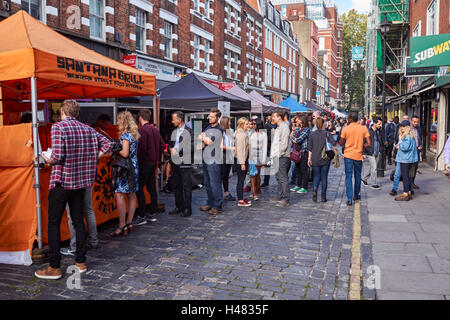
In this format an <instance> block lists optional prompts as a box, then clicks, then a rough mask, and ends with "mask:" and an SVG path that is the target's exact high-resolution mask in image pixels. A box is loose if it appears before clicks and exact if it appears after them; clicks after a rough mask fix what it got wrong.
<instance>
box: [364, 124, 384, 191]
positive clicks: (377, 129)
mask: <svg viewBox="0 0 450 320" xmlns="http://www.w3.org/2000/svg"><path fill="white" fill-rule="evenodd" d="M381 127H382V121H381V119H379V118H377V117H375V118H373V124H372V125H371V126H370V128H369V134H370V141H372V144H371V145H370V146H369V147H366V148H364V149H363V155H364V157H366V158H367V159H368V160H369V163H370V170H369V172H368V173H367V174H366V176H365V177H364V178H363V179H362V183H363V184H364V185H365V186H368V185H369V183H368V179H369V178H372V181H373V184H372V189H375V190H379V189H381V188H380V186H379V185H378V184H377V163H378V160H379V157H380V156H381V152H382V147H383V138H382V137H381V135H382V132H381Z"/></svg>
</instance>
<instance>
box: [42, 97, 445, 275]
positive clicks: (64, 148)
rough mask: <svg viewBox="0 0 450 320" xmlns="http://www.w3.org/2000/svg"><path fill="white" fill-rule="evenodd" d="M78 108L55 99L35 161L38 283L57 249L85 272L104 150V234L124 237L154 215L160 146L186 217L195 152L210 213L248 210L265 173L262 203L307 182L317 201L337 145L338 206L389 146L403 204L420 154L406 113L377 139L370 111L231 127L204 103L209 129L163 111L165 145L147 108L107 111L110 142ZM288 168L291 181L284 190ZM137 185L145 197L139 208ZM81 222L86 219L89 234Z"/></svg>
mask: <svg viewBox="0 0 450 320" xmlns="http://www.w3.org/2000/svg"><path fill="white" fill-rule="evenodd" d="M79 110H80V107H79V105H78V103H77V102H76V101H74V100H67V101H65V102H64V103H63V104H62V108H61V119H62V121H61V122H59V123H56V124H55V125H53V127H52V137H51V139H52V148H53V153H52V155H51V157H50V158H45V157H44V160H45V162H46V163H47V164H48V165H50V166H52V174H51V179H50V195H49V211H48V216H49V219H48V220H49V229H48V230H49V247H50V265H49V267H48V268H45V269H42V270H38V271H36V273H35V275H36V277H38V278H42V279H59V278H60V277H61V269H60V259H61V254H67V255H73V256H75V266H76V267H77V268H78V270H79V272H86V270H87V267H86V250H87V248H88V247H89V248H93V249H94V248H96V247H98V239H97V236H96V224H95V214H93V209H92V199H91V201H88V200H89V198H90V196H91V193H92V185H93V183H94V180H95V176H96V172H97V161H98V159H99V158H100V157H102V156H104V155H105V154H112V157H111V167H112V177H111V180H112V190H113V191H114V194H115V200H116V203H117V210H118V215H119V224H118V226H117V229H116V230H114V232H112V233H111V236H113V237H116V236H124V235H127V234H128V233H130V232H133V228H134V227H135V226H140V225H143V224H145V223H147V221H155V218H154V214H155V213H156V212H157V208H158V192H157V181H156V172H157V170H158V165H159V163H160V162H161V161H163V154H164V150H165V149H166V151H167V152H168V153H169V154H170V158H169V159H170V160H169V161H170V167H171V170H172V176H173V180H174V189H175V190H174V197H175V207H174V208H173V210H171V211H169V214H171V215H180V216H181V217H190V216H191V215H192V213H193V208H192V189H193V184H192V174H193V164H194V163H195V161H194V160H196V159H197V158H198V157H197V155H198V154H200V159H201V162H202V165H203V174H204V185H205V189H206V194H207V201H206V203H205V204H204V205H202V206H201V207H200V210H201V211H205V212H208V213H209V214H210V215H212V216H215V215H219V214H221V213H223V210H224V201H236V200H237V206H238V207H251V206H252V205H253V204H254V202H256V201H258V200H260V198H261V189H262V188H265V187H267V186H268V184H269V181H270V180H269V179H270V176H271V175H275V178H276V181H277V186H278V188H277V193H276V197H275V198H274V199H272V200H271V201H270V203H272V204H274V205H275V206H276V207H279V208H285V207H288V206H289V205H290V202H291V192H295V193H298V194H302V195H305V194H308V192H309V191H308V190H310V187H309V185H310V184H309V182H310V181H311V180H312V182H313V183H312V201H314V202H317V201H318V193H319V188H320V199H321V202H326V201H327V187H328V175H329V171H330V167H331V165H332V164H333V165H334V166H335V167H338V166H339V153H340V150H338V149H337V145H338V144H339V145H340V146H341V147H342V153H343V158H344V164H345V175H346V183H345V184H346V195H347V205H348V206H351V205H353V202H354V201H356V200H359V199H360V197H361V183H363V184H364V185H368V184H369V179H370V181H371V184H372V187H373V188H374V189H379V188H380V187H379V185H378V184H377V177H376V173H377V172H376V170H377V163H378V159H379V157H380V154H381V153H382V152H383V151H382V148H386V146H388V147H389V145H390V144H392V150H394V151H395V152H396V154H395V161H396V174H395V177H394V187H393V190H392V191H391V194H392V195H394V193H396V190H397V187H398V183H399V179H400V178H399V177H400V176H401V177H402V178H403V187H404V189H403V193H402V194H401V195H400V196H398V197H396V198H395V200H397V201H409V200H411V199H412V195H413V193H414V186H415V184H414V181H415V180H414V178H415V174H416V172H417V164H418V161H419V159H418V155H419V153H420V150H421V140H420V135H421V134H420V127H418V118H417V117H413V118H412V119H413V121H412V123H410V122H409V120H407V119H404V120H403V121H402V122H401V123H399V124H398V126H397V122H398V119H397V120H396V119H393V121H391V123H390V124H388V125H387V126H386V129H385V130H384V135H383V129H382V128H383V124H382V121H381V120H380V119H378V118H377V117H373V118H372V119H370V121H366V120H365V119H359V118H358V114H357V113H355V112H351V113H350V114H349V116H348V119H347V121H345V120H343V119H339V120H336V119H333V118H329V117H328V116H327V115H324V114H321V113H320V112H314V113H313V116H312V118H308V117H306V116H303V115H301V114H298V115H296V116H295V117H293V118H292V119H290V120H289V114H285V113H282V112H274V113H273V114H272V115H271V116H270V117H268V118H266V119H265V123H264V122H263V120H262V119H259V118H252V119H248V118H246V117H241V118H240V119H238V121H237V128H236V131H235V132H234V131H233V130H231V121H230V118H228V117H222V114H221V112H220V111H219V110H218V109H212V110H211V111H210V113H209V117H208V121H209V125H208V126H207V127H206V128H205V129H204V130H203V132H202V133H201V134H200V135H198V136H197V137H195V136H194V132H193V130H192V129H191V128H190V127H189V126H188V125H187V124H185V122H184V119H185V117H184V114H183V113H182V112H181V111H175V112H173V113H172V124H173V125H174V130H173V132H172V134H171V137H170V138H169V140H168V141H167V142H168V143H167V148H166V144H165V141H164V139H163V138H162V136H161V135H160V133H159V130H158V129H157V128H156V127H154V126H153V125H151V124H150V122H151V116H152V115H151V112H150V111H149V110H141V111H139V113H138V121H135V119H134V117H133V115H132V114H131V113H130V112H128V111H124V112H120V113H119V114H118V115H117V127H118V133H119V141H113V139H112V138H111V137H110V136H109V135H108V134H107V133H106V132H105V128H106V124H107V123H108V121H109V120H108V119H106V118H104V119H103V118H102V119H99V121H97V124H96V125H95V126H94V127H95V129H94V128H91V127H89V126H87V125H85V124H82V123H81V122H79V121H78V120H77V117H78V115H79ZM367 126H368V127H367ZM388 131H389V132H388ZM448 149H449V148H447V149H446V150H448ZM364 159H367V160H368V162H369V168H370V169H369V170H367V172H366V175H365V176H364V177H362V170H363V160H364ZM447 160H448V157H447V155H446V161H447ZM292 167H293V168H294V171H293V172H295V179H294V187H293V188H289V181H290V178H289V171H290V170H291V168H292ZM232 168H233V171H234V172H236V174H237V184H236V190H235V194H236V198H234V197H233V195H232V190H230V188H229V176H230V173H231V171H232ZM247 176H249V180H250V190H249V191H250V195H249V197H248V198H246V197H245V188H244V185H245V180H246V177H247ZM261 176H263V177H264V178H263V179H262V178H261ZM292 176H293V174H291V179H292V178H293V177H292ZM311 178H312V179H311ZM262 180H263V181H262ZM144 188H147V191H148V192H149V193H150V195H151V203H150V206H149V207H148V206H147V205H146V201H145V195H144ZM66 207H67V208H68V209H69V210H68V213H69V215H70V221H71V224H72V225H73V228H72V229H71V235H72V239H71V246H70V247H69V248H60V231H59V230H60V224H61V218H62V215H63V213H64V210H65V209H66ZM84 218H86V220H87V222H88V234H89V237H87V234H86V226H85V224H84ZM94 229H95V230H94ZM88 240H89V241H88Z"/></svg>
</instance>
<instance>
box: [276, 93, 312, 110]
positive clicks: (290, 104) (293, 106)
mask: <svg viewBox="0 0 450 320" xmlns="http://www.w3.org/2000/svg"><path fill="white" fill-rule="evenodd" d="M280 106H282V107H285V108H289V110H290V112H291V113H296V112H309V111H311V109H309V108H307V107H305V106H304V105H302V104H300V103H298V102H297V101H295V100H294V99H292V98H291V97H288V98H287V99H286V100H284V101H283V102H281V103H280Z"/></svg>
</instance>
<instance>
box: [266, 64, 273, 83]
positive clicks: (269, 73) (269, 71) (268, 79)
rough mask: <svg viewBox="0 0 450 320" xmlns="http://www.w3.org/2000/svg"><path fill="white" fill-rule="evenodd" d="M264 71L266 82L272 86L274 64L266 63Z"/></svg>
mask: <svg viewBox="0 0 450 320" xmlns="http://www.w3.org/2000/svg"><path fill="white" fill-rule="evenodd" d="M264 69H265V75H264V82H265V84H266V85H268V86H272V63H271V62H267V61H266V63H265V68H264Z"/></svg>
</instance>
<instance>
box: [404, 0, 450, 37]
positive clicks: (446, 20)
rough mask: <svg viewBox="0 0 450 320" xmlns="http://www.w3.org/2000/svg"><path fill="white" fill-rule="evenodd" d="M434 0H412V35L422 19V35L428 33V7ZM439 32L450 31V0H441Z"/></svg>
mask: <svg viewBox="0 0 450 320" xmlns="http://www.w3.org/2000/svg"><path fill="white" fill-rule="evenodd" d="M431 2H432V0H421V1H410V26H411V28H410V35H411V37H412V36H413V32H414V29H415V28H416V26H417V24H418V23H419V20H420V21H422V22H421V23H422V27H421V29H422V30H421V36H426V35H427V9H428V6H429V5H430V4H431ZM439 2H440V6H439V34H443V33H450V17H449V13H450V12H449V11H450V0H439Z"/></svg>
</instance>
